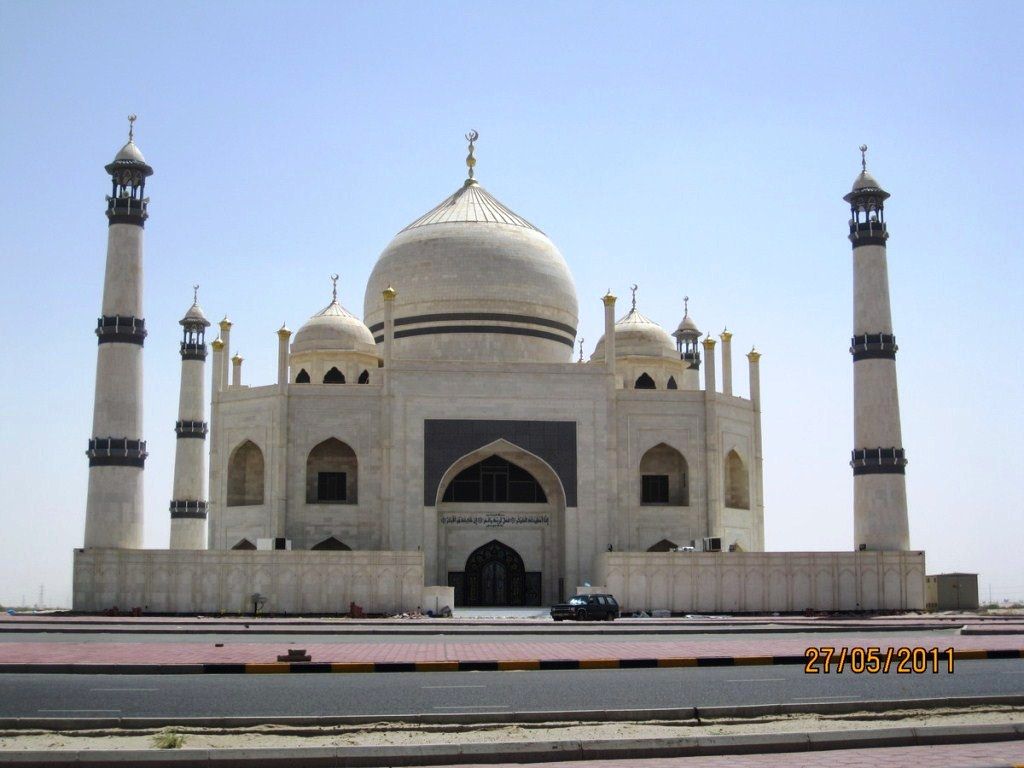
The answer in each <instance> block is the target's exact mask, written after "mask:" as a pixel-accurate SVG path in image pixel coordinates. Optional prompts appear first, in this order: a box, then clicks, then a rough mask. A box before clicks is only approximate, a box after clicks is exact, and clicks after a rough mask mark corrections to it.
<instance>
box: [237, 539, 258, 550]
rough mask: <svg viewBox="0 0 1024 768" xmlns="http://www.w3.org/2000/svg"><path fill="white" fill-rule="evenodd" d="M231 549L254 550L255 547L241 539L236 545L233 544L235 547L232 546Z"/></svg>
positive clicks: (246, 540)
mask: <svg viewBox="0 0 1024 768" xmlns="http://www.w3.org/2000/svg"><path fill="white" fill-rule="evenodd" d="M232 549H256V545H255V544H253V543H252V542H251V541H249V540H248V539H242V540H241V541H239V542H238V543H237V544H235V546H233V547H232Z"/></svg>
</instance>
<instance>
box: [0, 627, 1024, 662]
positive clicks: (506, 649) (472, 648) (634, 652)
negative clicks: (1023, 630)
mask: <svg viewBox="0 0 1024 768" xmlns="http://www.w3.org/2000/svg"><path fill="white" fill-rule="evenodd" d="M813 644H814V645H815V646H817V647H821V646H844V647H872V646H874V647H879V646H881V647H883V648H886V647H900V646H908V647H914V646H924V647H926V648H932V647H934V646H938V647H939V650H940V651H942V650H944V649H945V648H946V647H950V646H952V647H953V648H954V649H956V651H958V652H959V651H997V652H1014V651H1016V652H1018V653H1020V652H1024V636H1022V635H993V636H982V637H974V636H970V637H964V636H957V635H942V636H940V637H936V636H935V635H932V634H929V633H907V634H905V635H904V634H901V635H896V636H887V637H885V638H884V639H880V638H879V637H877V636H873V635H871V634H865V635H849V634H843V635H842V636H838V637H833V638H830V637H829V636H828V635H827V634H823V635H820V636H818V637H815V638H814V643H813ZM288 645H289V642H288V640H287V638H282V639H281V640H280V641H269V642H238V643H232V642H230V640H226V641H225V642H224V643H223V644H222V645H221V647H217V646H218V644H215V643H214V642H213V641H212V640H211V639H210V638H208V637H204V636H202V635H197V636H196V640H195V641H188V642H147V641H140V642H127V643H126V642H106V641H103V640H94V641H92V642H82V643H78V642H70V643H69V642H36V641H32V642H7V643H0V664H108V665H109V664H214V663H219V664H245V663H268V662H274V661H276V660H277V656H278V655H279V654H283V653H285V651H286V650H287V648H288ZM807 645H808V640H807V638H792V637H788V636H786V635H777V636H773V637H772V638H770V639H767V640H766V639H765V638H759V639H749V640H745V639H743V636H742V635H741V636H723V637H721V638H712V639H704V640H699V641H698V640H687V639H682V638H680V639H671V640H667V639H661V638H659V639H657V640H642V639H638V640H629V641H602V640H600V639H595V640H593V641H589V640H587V641H563V640H557V639H553V640H547V639H544V640H530V641H508V642H460V641H453V640H451V639H448V638H445V637H443V636H439V637H437V638H431V639H429V640H427V639H424V640H423V641H422V642H403V643H395V642H387V641H384V640H381V641H370V642H365V643H364V642H346V643H340V642H338V643H332V642H329V641H325V642H319V641H318V642H315V643H303V646H304V647H305V649H306V651H307V653H308V654H309V655H310V656H311V657H312V661H313V662H320V663H416V662H440V661H448V662H454V661H511V660H603V659H652V658H653V659H671V658H719V657H750V658H761V659H763V658H764V657H766V656H802V655H803V654H804V651H805V649H806V647H807Z"/></svg>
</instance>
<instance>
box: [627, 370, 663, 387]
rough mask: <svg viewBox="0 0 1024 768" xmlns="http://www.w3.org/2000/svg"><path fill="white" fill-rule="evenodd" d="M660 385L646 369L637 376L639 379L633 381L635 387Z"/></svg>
mask: <svg viewBox="0 0 1024 768" xmlns="http://www.w3.org/2000/svg"><path fill="white" fill-rule="evenodd" d="M657 388H658V387H657V386H656V385H655V384H654V379H652V378H651V377H650V376H649V375H648V374H647V372H646V371H644V372H643V373H641V374H640V376H638V377H637V380H636V381H635V382H634V383H633V389H657Z"/></svg>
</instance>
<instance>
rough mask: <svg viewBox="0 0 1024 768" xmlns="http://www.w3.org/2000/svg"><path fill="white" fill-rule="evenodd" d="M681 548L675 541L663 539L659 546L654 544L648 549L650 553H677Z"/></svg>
mask: <svg viewBox="0 0 1024 768" xmlns="http://www.w3.org/2000/svg"><path fill="white" fill-rule="evenodd" d="M678 548H679V545H678V544H676V543H675V542H674V541H669V540H668V539H662V540H661V541H659V542H658V543H657V544H652V545H651V546H649V547H648V548H647V551H648V552H675V551H676V550H677V549H678Z"/></svg>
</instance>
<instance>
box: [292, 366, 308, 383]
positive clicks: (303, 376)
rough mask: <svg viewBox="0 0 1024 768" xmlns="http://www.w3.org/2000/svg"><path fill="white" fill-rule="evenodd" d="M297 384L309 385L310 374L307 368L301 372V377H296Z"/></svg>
mask: <svg viewBox="0 0 1024 768" xmlns="http://www.w3.org/2000/svg"><path fill="white" fill-rule="evenodd" d="M295 383H296V384H309V374H308V373H307V372H306V369H305V368H303V369H302V370H301V371H299V375H298V376H296V377H295Z"/></svg>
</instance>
